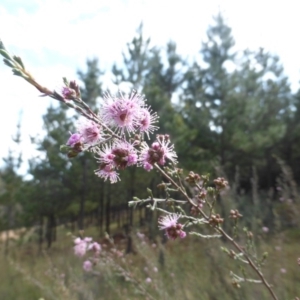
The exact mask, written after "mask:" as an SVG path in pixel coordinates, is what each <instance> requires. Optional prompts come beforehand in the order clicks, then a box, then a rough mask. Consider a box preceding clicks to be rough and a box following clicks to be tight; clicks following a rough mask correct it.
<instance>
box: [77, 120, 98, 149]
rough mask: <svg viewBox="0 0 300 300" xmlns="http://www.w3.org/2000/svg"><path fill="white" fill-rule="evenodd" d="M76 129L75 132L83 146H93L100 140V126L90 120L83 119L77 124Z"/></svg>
mask: <svg viewBox="0 0 300 300" xmlns="http://www.w3.org/2000/svg"><path fill="white" fill-rule="evenodd" d="M77 127H78V128H77V130H78V132H79V134H80V135H81V137H82V140H83V142H84V143H85V144H88V145H94V144H96V143H97V142H99V141H100V140H101V139H102V137H101V133H100V125H98V124H96V123H95V122H93V121H91V120H87V119H84V120H82V121H81V122H79V123H78V126H77Z"/></svg>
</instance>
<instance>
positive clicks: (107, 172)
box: [95, 164, 120, 183]
mask: <svg viewBox="0 0 300 300" xmlns="http://www.w3.org/2000/svg"><path fill="white" fill-rule="evenodd" d="M95 174H96V175H97V176H99V177H100V178H103V179H104V181H106V180H107V179H109V180H110V182H111V183H116V182H117V181H118V180H120V177H119V174H118V173H117V172H116V170H115V169H114V167H113V166H112V165H110V164H108V165H106V164H100V166H99V168H98V169H97V170H95Z"/></svg>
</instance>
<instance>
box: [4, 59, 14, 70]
mask: <svg viewBox="0 0 300 300" xmlns="http://www.w3.org/2000/svg"><path fill="white" fill-rule="evenodd" d="M3 61H4V63H5V64H6V65H7V66H8V67H10V68H14V67H15V66H14V64H13V63H12V62H11V61H10V60H8V59H6V58H4V59H3Z"/></svg>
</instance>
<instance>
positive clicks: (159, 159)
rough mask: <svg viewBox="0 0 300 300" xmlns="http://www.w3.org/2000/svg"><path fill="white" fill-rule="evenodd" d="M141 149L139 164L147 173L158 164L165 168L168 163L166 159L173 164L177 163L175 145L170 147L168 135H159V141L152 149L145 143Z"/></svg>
mask: <svg viewBox="0 0 300 300" xmlns="http://www.w3.org/2000/svg"><path fill="white" fill-rule="evenodd" d="M141 148H142V149H141V154H140V159H139V163H140V165H141V166H143V168H144V169H145V170H147V171H150V170H152V169H153V166H154V164H156V163H158V164H160V165H162V166H163V165H164V164H165V163H166V159H169V160H170V161H171V162H173V163H176V162H177V161H176V158H177V155H176V153H175V151H174V145H170V140H169V136H168V135H158V136H157V140H156V141H155V142H154V143H153V144H152V145H151V147H149V146H148V144H147V143H145V142H144V143H143V144H142V147H141Z"/></svg>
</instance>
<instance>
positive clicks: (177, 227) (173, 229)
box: [158, 213, 186, 240]
mask: <svg viewBox="0 0 300 300" xmlns="http://www.w3.org/2000/svg"><path fill="white" fill-rule="evenodd" d="M180 217H181V216H180V215H178V214H176V213H173V214H169V215H166V216H163V217H161V218H160V219H159V221H158V224H159V225H160V226H159V229H160V230H165V231H166V235H167V237H168V238H169V239H171V240H175V239H176V238H177V237H180V238H182V239H183V238H185V237H186V233H185V232H184V231H183V230H182V228H183V225H182V224H180V223H178V220H179V218H180Z"/></svg>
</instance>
